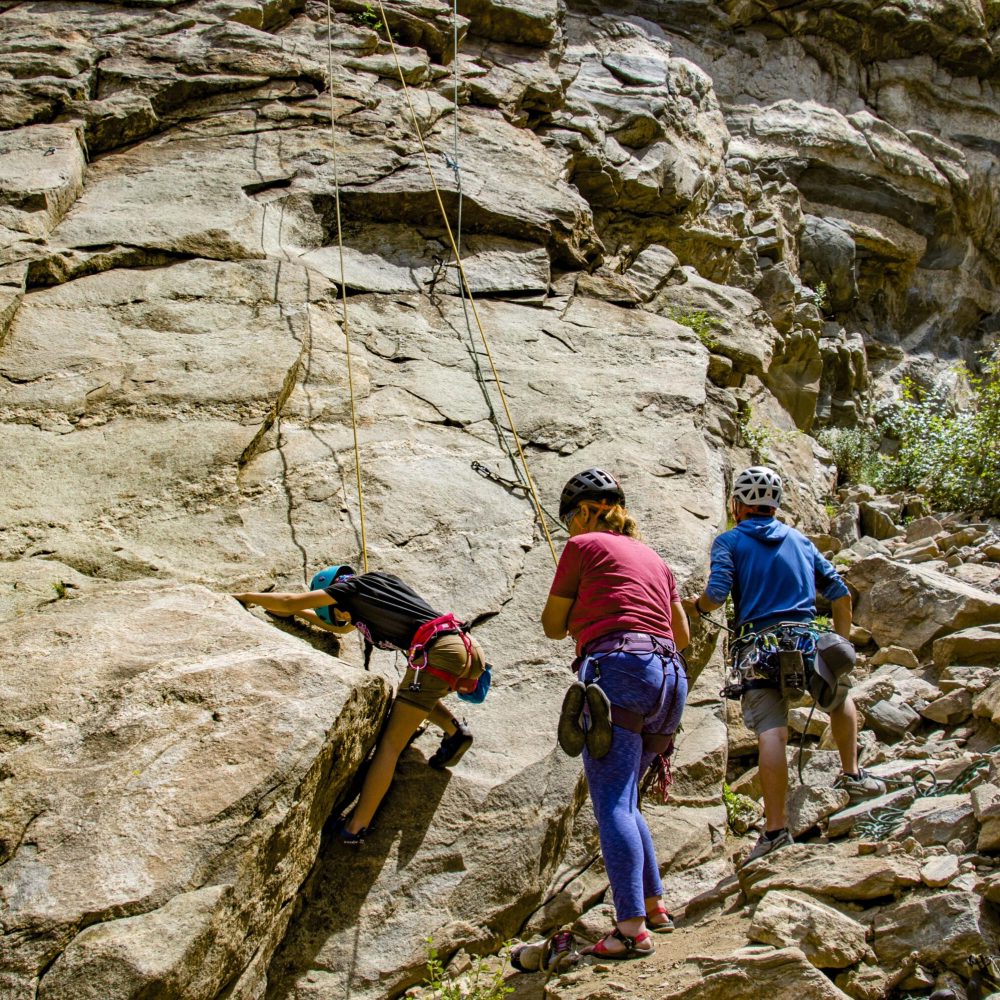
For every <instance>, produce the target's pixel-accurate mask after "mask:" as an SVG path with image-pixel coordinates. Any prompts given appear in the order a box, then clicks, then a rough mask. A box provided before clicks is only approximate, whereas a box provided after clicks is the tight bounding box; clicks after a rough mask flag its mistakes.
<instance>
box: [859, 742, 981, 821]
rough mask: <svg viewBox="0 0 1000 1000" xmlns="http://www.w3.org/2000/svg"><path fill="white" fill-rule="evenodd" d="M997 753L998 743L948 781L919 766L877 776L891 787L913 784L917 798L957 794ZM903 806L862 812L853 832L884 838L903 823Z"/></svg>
mask: <svg viewBox="0 0 1000 1000" xmlns="http://www.w3.org/2000/svg"><path fill="white" fill-rule="evenodd" d="M998 752H1000V743H998V744H997V745H996V746H995V747H990V749H989V750H987V751H985V753H984V754H983V756H982V757H980V759H979V760H976V761H973V762H972V763H971V764H969V766H968V767H966V768H963V769H962V771H961V772H959V774H957V775H956V776H955V777H954V778H952V780H951V781H949V782H948V783H947V784H945V785H939V784H938V781H937V778H936V777H935V776H934V774H933V773H932V772H931V771H929V770H927V768H920V769H919V770H917V771H914V772H913V774H911V775H908V776H907V777H906V778H880V779H879V780H880V781H884V782H885V784H886V785H887V786H888V787H890V788H905V787H906V786H907V785H911V784H912V785H913V791H914V793H915V795H916V797H917V798H918V799H927V798H938V797H940V796H942V795H957V794H958V793H959V792H964V791H967V790H968V789H969V788H971V787H972V785H973V783H974V782H975V781H976V779H977V778H978V777H979V776H980V775H981V774H982V773H983V772H984V771H986V770H988V768H989V766H990V758H991V757H992V756H993V755H994V754H996V753H998ZM905 814H906V809H903V808H901V807H899V806H881V807H880V808H878V809H873V810H871V812H869V813H867V814H866V815H864V816H863V817H862V818H861V819H859V820H858V821H857V822H856V823H855V824H854V831H855V833H858V834H860V835H861V837H862V838H863V839H865V840H883V839H885V838H886V837H888V836H889V834H890V833H892V832H893V830H895V829H896V828H897V827H899V826H900V825H901V824H902V822H903V817H904V816H905Z"/></svg>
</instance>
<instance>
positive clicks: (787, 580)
mask: <svg viewBox="0 0 1000 1000" xmlns="http://www.w3.org/2000/svg"><path fill="white" fill-rule="evenodd" d="M817 590H819V592H820V593H821V594H822V595H823V596H824V597H825V598H826V599H827V600H828V601H835V600H836V599H837V598H838V597H843V596H844V595H845V594H846V593H847V592H848V591H847V587H846V586H845V584H844V581H843V580H841V579H840V577H839V575H838V574H837V571H836V570H835V569H834V568H833V565H832V564H831V563H830V562H828V561H827V560H826V559H824V558H823V557H822V556H821V555H820V553H819V550H818V549H817V548H816V546H815V545H813V543H812V542H810V541H809V539H808V538H806V536H805V535H803V534H802V533H801V532H799V531H796V530H795V529H794V528H790V527H788V525H787V524H782V523H781V522H780V521H778V520H777V519H775V518H773V517H750V518H747V520H745V521H741V522H740V523H739V524H738V525H737V526H736V527H735V528H733V529H732V531H727V532H726V533H725V534H722V535H719V537H718V538H716V540H715V541H714V542H713V543H712V570H711V573H710V574H709V578H708V586H707V587H706V588H705V593H706V594H707V595H708V597H709V598H710V599H711V600H713V601H715V602H716V603H718V604H721V603H722V602H723V601H725V599H726V597H727V596H728V595H729V593H730V592H732V595H733V604H735V606H736V626H737V628H740V627H742V626H743V625H745V624H747V623H748V622H752V623H753V627H754V629H760V628H764V627H765V626H767V625H773V624H774V623H775V622H779V621H793V622H796V621H797V622H803V621H809V620H811V619H812V618H813V617H814V616H815V614H816V591H817Z"/></svg>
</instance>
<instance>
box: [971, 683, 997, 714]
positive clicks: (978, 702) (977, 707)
mask: <svg viewBox="0 0 1000 1000" xmlns="http://www.w3.org/2000/svg"><path fill="white" fill-rule="evenodd" d="M972 714H973V715H974V716H975V717H976V718H977V719H989V720H990V722H992V723H993V724H994V725H1000V679H998V680H995V681H993V682H992V683H991V684H990V686H989V687H988V688H986V689H985V690H984V691H981V692H980V693H979V694H978V695H976V698H975V700H974V701H973V702H972Z"/></svg>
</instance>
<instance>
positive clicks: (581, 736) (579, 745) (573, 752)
mask: <svg viewBox="0 0 1000 1000" xmlns="http://www.w3.org/2000/svg"><path fill="white" fill-rule="evenodd" d="M586 698H587V691H586V688H585V687H584V686H583V685H582V684H581V683H580V682H579V681H573V683H572V684H570V686H569V690H568V691H567V692H566V697H565V698H563V703H562V709H560V711H559V730H558V739H559V746H561V747H562V749H563V753H565V754H568V755H569V756H570V757H579V756H580V754H581V753H583V747H584V745H585V743H586V733H585V732H584V731H583V705H584V702H585V701H586Z"/></svg>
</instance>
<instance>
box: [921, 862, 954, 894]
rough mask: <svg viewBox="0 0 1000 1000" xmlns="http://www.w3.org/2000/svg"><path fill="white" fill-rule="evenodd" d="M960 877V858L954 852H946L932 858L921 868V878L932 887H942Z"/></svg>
mask: <svg viewBox="0 0 1000 1000" xmlns="http://www.w3.org/2000/svg"><path fill="white" fill-rule="evenodd" d="M957 877H958V858H957V857H956V856H955V855H954V854H945V855H942V856H941V857H936V858H931V859H930V860H929V861H928V862H927V863H926V864H925V865H924V866H923V868H921V869H920V878H921V880H922V881H923V883H924V885H926V886H930V888H932V889H941V888H943V887H944V886H946V885H948V883H949V882H951V881H952V880H953V879H955V878H957Z"/></svg>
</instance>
